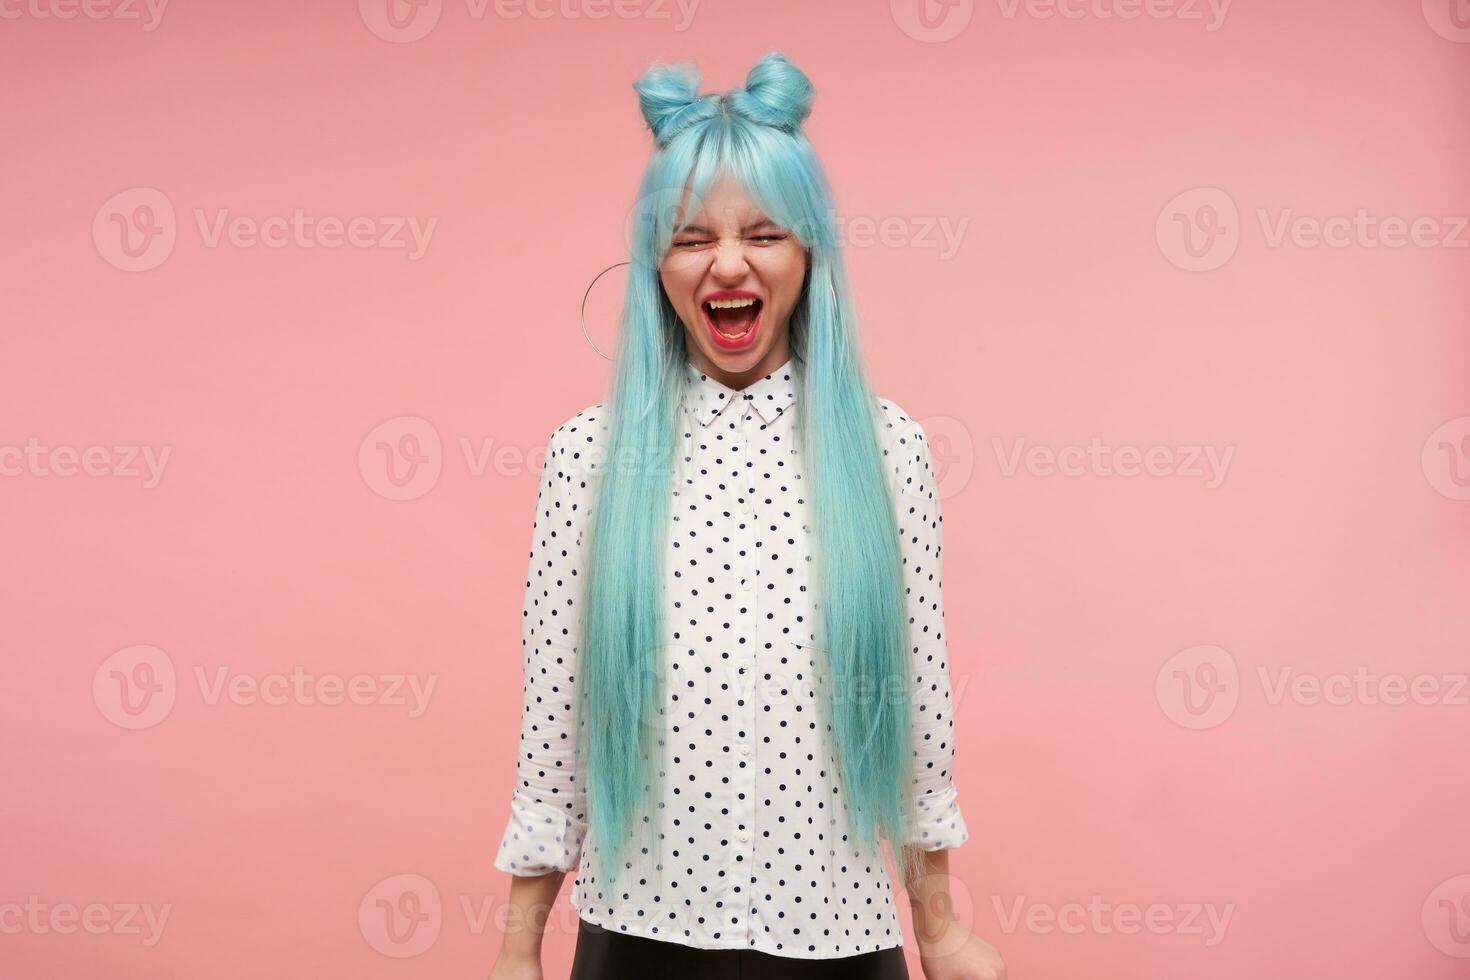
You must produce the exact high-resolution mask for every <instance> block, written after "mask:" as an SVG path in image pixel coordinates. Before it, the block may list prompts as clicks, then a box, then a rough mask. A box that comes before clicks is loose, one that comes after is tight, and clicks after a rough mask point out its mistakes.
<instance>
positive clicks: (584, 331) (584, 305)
mask: <svg viewBox="0 0 1470 980" xmlns="http://www.w3.org/2000/svg"><path fill="white" fill-rule="evenodd" d="M632 264H633V263H631V262H614V263H613V264H612V265H610V266H608V267H607V268H606V269H603V270H602V271H601V272H599V273H598V274H597V275H595V276H593V277H592V281H591V282H589V283H588V284H587V291H586V292H585V293H583V294H582V312H581V313H580V314H579V319H580V320H581V321H582V336H583V337H584V338H586V340H587V346H588V347H591V348H592V349H593V350H595V351H597V353H598V356H600V357H602V358H603V359H604V360H608V361H610V360H612V358H611V357H608V356H607V355H606V354H604V353H602V351H600V350H597V345H596V344H594V343H593V342H592V334H590V333H588V331H587V297H588V296H590V295H591V294H592V287H593V286H595V285H597V280H599V279H601V278H602V277H603V276H605V275H607V274H608V273H609V272H611V271H613V270H614V269H616V268H617V267H618V266H620V265H632Z"/></svg>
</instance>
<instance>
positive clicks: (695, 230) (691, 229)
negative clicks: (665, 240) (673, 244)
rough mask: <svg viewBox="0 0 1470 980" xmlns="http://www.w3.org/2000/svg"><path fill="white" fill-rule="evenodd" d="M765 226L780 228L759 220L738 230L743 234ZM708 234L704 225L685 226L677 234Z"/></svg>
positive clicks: (764, 220)
mask: <svg viewBox="0 0 1470 980" xmlns="http://www.w3.org/2000/svg"><path fill="white" fill-rule="evenodd" d="M766 225H770V226H771V227H773V228H780V227H781V226H780V225H779V224H777V223H776V222H774V221H772V220H771V219H770V218H761V219H760V220H759V221H750V222H747V223H746V224H744V225H742V226H741V228H740V232H741V234H744V233H745V232H747V231H750V230H751V229H754V228H763V227H765V226H766ZM709 233H710V230H709V229H708V228H706V227H705V226H704V225H686V226H685V227H683V228H681V229H679V231H678V232H677V234H680V235H695V234H698V235H708V234H709Z"/></svg>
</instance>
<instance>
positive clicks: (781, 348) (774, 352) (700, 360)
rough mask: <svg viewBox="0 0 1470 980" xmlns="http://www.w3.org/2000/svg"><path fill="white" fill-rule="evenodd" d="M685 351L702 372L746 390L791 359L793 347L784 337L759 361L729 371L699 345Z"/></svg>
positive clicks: (720, 381)
mask: <svg viewBox="0 0 1470 980" xmlns="http://www.w3.org/2000/svg"><path fill="white" fill-rule="evenodd" d="M685 353H686V354H688V357H689V360H690V362H691V363H692V364H693V365H694V366H695V367H696V368H698V369H699V370H700V371H701V372H702V373H704V374H707V375H709V376H710V377H711V378H714V379H715V380H716V381H718V382H719V383H720V384H722V385H724V386H725V387H726V388H730V389H732V390H734V391H742V390H744V389H745V388H746V387H748V386H750V385H752V384H754V383H755V382H757V381H759V380H760V379H761V378H764V377H765V376H766V375H768V374H770V373H771V372H772V371H774V370H776V368H778V367H780V366H781V365H783V364H785V363H786V362H787V361H788V360H790V359H791V348H790V345H789V344H788V343H787V342H786V341H785V338H782V341H781V343H779V344H775V345H773V346H772V347H771V349H770V350H768V351H766V353H765V355H764V356H763V357H762V358H761V359H760V360H759V361H757V362H756V363H755V364H753V365H751V366H750V367H749V368H746V369H745V370H744V371H727V370H725V369H724V368H721V367H720V366H719V365H718V364H715V363H714V362H713V361H711V360H710V359H709V357H707V356H706V355H705V353H704V351H702V350H700V349H699V348H697V347H696V348H694V349H692V350H691V349H689V348H688V347H687V346H686V347H685Z"/></svg>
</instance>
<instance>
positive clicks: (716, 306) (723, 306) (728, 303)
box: [709, 296, 755, 310]
mask: <svg viewBox="0 0 1470 980" xmlns="http://www.w3.org/2000/svg"><path fill="white" fill-rule="evenodd" d="M754 303H755V297H754V296H742V297H740V298H739V299H712V300H710V301H709V307H710V309H712V310H734V309H738V308H740V307H742V306H751V305H753V304H754Z"/></svg>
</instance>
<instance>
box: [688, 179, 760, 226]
mask: <svg viewBox="0 0 1470 980" xmlns="http://www.w3.org/2000/svg"><path fill="white" fill-rule="evenodd" d="M681 210H682V211H683V213H684V214H685V215H687V219H686V223H688V224H698V225H705V226H709V227H720V226H722V225H729V226H740V225H747V224H750V223H751V222H754V221H763V220H769V218H768V217H767V215H766V212H765V210H764V209H762V208H761V206H760V204H759V203H758V202H757V201H756V200H755V198H753V197H751V196H750V192H749V191H747V190H746V189H745V188H744V187H743V186H741V185H740V184H739V183H738V182H737V181H735V180H733V179H731V178H729V177H723V178H718V179H716V180H714V181H711V182H710V185H709V187H708V188H707V189H706V190H705V192H704V193H703V194H702V195H700V196H698V197H695V196H694V195H693V193H692V192H691V191H688V190H686V191H685V193H684V200H683V202H682V204H681Z"/></svg>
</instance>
